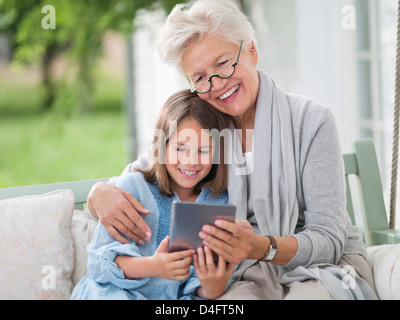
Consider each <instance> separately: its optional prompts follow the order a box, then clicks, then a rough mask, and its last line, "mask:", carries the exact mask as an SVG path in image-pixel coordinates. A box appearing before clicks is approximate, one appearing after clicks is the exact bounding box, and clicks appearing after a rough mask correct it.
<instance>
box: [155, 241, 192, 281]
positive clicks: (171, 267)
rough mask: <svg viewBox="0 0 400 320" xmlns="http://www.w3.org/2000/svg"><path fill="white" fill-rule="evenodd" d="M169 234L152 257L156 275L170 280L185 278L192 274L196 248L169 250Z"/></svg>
mask: <svg viewBox="0 0 400 320" xmlns="http://www.w3.org/2000/svg"><path fill="white" fill-rule="evenodd" d="M168 243H169V236H166V237H165V239H164V240H163V241H161V243H160V245H159V246H158V248H157V250H156V252H155V253H154V255H153V256H152V257H151V261H152V265H153V268H154V273H155V275H156V276H158V277H161V278H164V279H169V280H185V279H187V278H188V277H189V275H190V263H191V262H192V255H193V254H194V253H195V250H193V249H190V250H185V251H177V252H172V253H169V252H168Z"/></svg>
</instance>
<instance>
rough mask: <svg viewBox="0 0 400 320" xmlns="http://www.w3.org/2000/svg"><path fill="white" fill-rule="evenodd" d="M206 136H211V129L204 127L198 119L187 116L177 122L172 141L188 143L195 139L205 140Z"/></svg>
mask: <svg viewBox="0 0 400 320" xmlns="http://www.w3.org/2000/svg"><path fill="white" fill-rule="evenodd" d="M205 138H211V135H210V131H209V130H208V129H205V128H204V127H202V126H201V125H200V123H199V122H198V121H197V120H195V119H193V118H187V119H184V120H181V121H180V122H179V123H178V124H177V127H176V130H174V132H173V133H172V136H171V138H170V141H172V142H176V143H186V142H189V141H190V140H193V139H196V140H200V139H201V140H204V139H205Z"/></svg>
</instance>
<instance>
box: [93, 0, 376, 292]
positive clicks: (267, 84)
mask: <svg viewBox="0 0 400 320" xmlns="http://www.w3.org/2000/svg"><path fill="white" fill-rule="evenodd" d="M159 43H160V53H161V56H162V58H163V60H164V61H166V62H168V63H172V64H174V65H175V66H176V68H177V69H178V70H179V71H180V72H181V73H182V74H183V75H184V76H185V77H186V78H187V79H188V82H189V85H190V87H191V89H192V91H193V92H196V93H197V94H198V96H199V97H200V98H201V99H203V100H205V101H207V102H208V103H210V104H211V105H212V106H214V107H215V108H216V109H218V110H219V111H221V112H223V113H226V114H228V115H230V116H231V117H232V132H235V133H236V132H237V130H235V131H234V129H241V132H242V137H241V138H242V139H241V143H239V144H234V145H233V147H232V150H231V151H232V152H233V154H234V157H233V158H235V157H236V158H239V159H246V166H247V169H248V170H245V171H243V168H242V167H241V166H240V164H238V163H236V162H233V163H232V164H230V165H229V167H230V169H229V181H228V192H229V199H230V202H231V203H233V204H235V205H236V207H237V221H236V223H232V222H228V221H223V220H217V221H216V222H215V225H216V226H212V225H205V226H204V227H203V229H202V231H201V232H200V234H199V235H200V237H201V238H202V239H203V240H204V243H205V244H207V245H208V246H209V247H210V248H211V249H212V250H213V251H215V252H216V253H217V254H219V255H221V256H222V257H223V258H224V259H225V260H227V261H230V262H233V263H235V264H238V267H237V270H236V272H235V274H234V279H233V280H234V283H233V284H232V285H231V286H230V288H229V289H228V290H227V292H226V294H225V295H224V296H223V297H222V299H224V298H225V299H332V298H333V299H348V298H358V299H375V298H376V296H375V293H374V287H373V280H372V273H371V270H370V268H369V266H368V264H367V262H366V260H365V258H364V256H365V250H366V248H365V245H364V243H363V241H362V239H361V236H360V233H359V231H358V229H357V228H356V227H354V226H352V225H351V222H350V219H349V217H348V214H347V212H346V209H345V207H346V206H345V204H346V199H345V184H344V171H343V163H342V155H341V150H340V144H339V140H338V135H337V132H336V125H335V121H334V118H333V116H332V113H331V111H330V110H329V109H328V108H326V107H324V106H321V105H319V104H317V103H316V102H314V101H313V100H310V99H308V98H305V97H302V96H298V95H293V94H285V93H284V92H283V91H282V90H281V89H280V88H279V87H277V86H276V85H275V83H274V82H273V81H272V80H271V79H270V77H269V76H268V75H267V74H266V73H265V72H264V71H261V70H258V69H257V62H258V52H257V44H256V39H255V36H254V30H253V28H252V26H251V24H250V23H249V21H248V19H247V18H246V16H245V15H244V14H243V13H242V12H241V11H240V10H239V9H238V8H237V7H236V5H235V4H234V3H233V1H229V0H223V1H222V0H219V1H215V0H198V1H195V2H191V3H188V4H182V5H178V6H176V7H175V8H174V9H173V11H172V12H171V13H170V15H169V17H168V19H167V21H166V24H165V26H164V28H163V30H162V34H161V37H160V41H159ZM145 164H146V159H145V157H141V158H139V160H138V161H136V162H135V163H133V164H131V165H129V166H128V167H127V168H126V170H125V171H131V170H134V168H135V167H136V166H144V165H145ZM244 173H245V174H244ZM246 173H248V174H246ZM88 202H89V207H90V209H91V212H92V213H93V214H94V215H95V216H97V217H98V218H99V219H101V221H102V223H103V224H104V225H105V227H106V228H107V230H108V231H109V232H110V234H111V235H113V236H114V237H115V238H116V239H117V240H120V241H122V242H123V241H124V239H123V238H122V237H121V235H120V234H119V232H120V233H122V234H125V235H126V236H128V237H130V238H132V239H134V240H135V241H137V242H139V243H141V242H143V241H148V240H149V238H150V237H151V230H149V228H148V226H147V225H145V224H144V222H143V220H142V219H141V217H140V214H148V212H147V211H146V210H145V209H144V208H143V207H142V206H141V205H140V204H139V203H138V202H137V201H136V200H135V199H133V198H132V196H131V195H129V194H126V193H124V192H123V191H121V190H119V189H117V188H116V187H114V186H113V185H111V184H106V183H99V184H97V185H95V186H94V188H93V190H92V192H91V194H90V196H89V199H88ZM138 213H139V214H138ZM340 266H345V268H340Z"/></svg>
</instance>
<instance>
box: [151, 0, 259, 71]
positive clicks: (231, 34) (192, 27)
mask: <svg viewBox="0 0 400 320" xmlns="http://www.w3.org/2000/svg"><path fill="white" fill-rule="evenodd" d="M208 36H211V37H215V38H218V39H221V40H224V41H228V42H232V43H235V44H239V42H240V41H242V40H243V48H250V47H251V45H252V42H253V43H254V45H257V43H256V39H255V32H254V29H253V26H252V25H251V23H250V22H249V20H248V18H247V17H246V15H245V14H244V13H243V12H241V11H240V10H239V8H238V7H237V5H236V4H235V2H234V1H232V0H195V1H190V2H188V3H184V4H178V5H176V6H175V8H174V9H173V10H172V11H171V13H170V14H169V16H168V18H167V21H166V23H165V25H164V27H163V29H162V30H161V35H160V38H159V41H158V48H159V53H160V55H161V59H162V60H163V61H164V62H166V63H170V64H172V65H174V66H175V67H176V68H177V69H178V71H179V72H181V73H184V71H183V68H182V64H181V58H182V55H183V53H184V51H185V49H186V48H188V47H189V45H190V44H191V43H193V42H197V41H200V40H202V39H203V38H204V37H208Z"/></svg>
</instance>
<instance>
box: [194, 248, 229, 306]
mask: <svg viewBox="0 0 400 320" xmlns="http://www.w3.org/2000/svg"><path fill="white" fill-rule="evenodd" d="M193 264H194V268H195V270H196V274H197V277H198V278H199V280H200V283H201V287H199V288H198V289H197V294H198V295H199V296H200V297H202V298H206V299H216V298H218V297H220V296H221V295H222V294H223V293H224V292H225V288H226V285H227V284H228V281H229V279H230V277H231V276H232V274H233V271H234V268H235V265H234V264H232V263H229V264H227V263H226V261H225V260H224V259H223V258H222V257H221V256H219V258H218V266H215V264H214V261H213V256H212V252H211V250H210V249H209V248H208V247H207V246H206V247H204V249H203V248H201V247H200V248H198V249H197V255H195V257H194V259H193Z"/></svg>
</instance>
